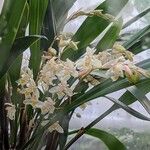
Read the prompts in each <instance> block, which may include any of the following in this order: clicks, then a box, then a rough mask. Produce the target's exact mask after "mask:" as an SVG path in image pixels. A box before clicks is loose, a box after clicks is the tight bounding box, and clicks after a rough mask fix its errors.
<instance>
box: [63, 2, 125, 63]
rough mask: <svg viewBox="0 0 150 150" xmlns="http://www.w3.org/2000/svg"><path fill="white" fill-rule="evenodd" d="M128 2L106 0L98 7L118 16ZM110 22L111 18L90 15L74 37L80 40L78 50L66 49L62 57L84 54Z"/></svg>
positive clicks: (70, 57)
mask: <svg viewBox="0 0 150 150" xmlns="http://www.w3.org/2000/svg"><path fill="white" fill-rule="evenodd" d="M127 2H128V0H122V1H120V0H115V1H112V0H106V1H104V2H103V3H102V4H100V5H99V6H98V7H97V8H96V9H100V10H103V13H108V14H111V15H113V16H117V15H118V13H119V12H120V11H121V10H122V8H123V7H124V6H125V5H126V3H127ZM110 23H111V20H107V19H104V18H102V17H98V16H93V17H88V18H87V19H86V20H85V21H84V22H83V24H82V25H81V26H80V28H79V29H78V31H77V32H76V33H75V35H74V37H73V39H72V40H74V41H76V42H77V41H79V42H80V43H79V44H78V50H76V51H74V50H72V49H65V50H64V52H63V53H62V56H61V58H62V59H63V60H65V59H66V58H69V59H71V60H77V59H78V58H79V57H80V56H81V55H82V54H84V52H85V47H87V46H88V45H89V44H90V43H91V42H92V41H93V40H94V39H95V38H96V37H98V36H99V35H100V33H102V32H103V31H104V30H105V29H106V27H107V26H108V25H109V24H110Z"/></svg>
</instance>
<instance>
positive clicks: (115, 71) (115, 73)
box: [106, 63, 124, 81]
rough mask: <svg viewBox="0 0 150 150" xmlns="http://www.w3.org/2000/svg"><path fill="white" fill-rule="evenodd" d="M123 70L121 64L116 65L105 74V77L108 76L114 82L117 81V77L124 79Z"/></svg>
mask: <svg viewBox="0 0 150 150" xmlns="http://www.w3.org/2000/svg"><path fill="white" fill-rule="evenodd" d="M123 70H124V66H123V64H122V63H117V64H115V65H114V66H112V67H111V68H110V69H109V70H108V71H107V72H106V75H107V76H110V77H111V79H112V80H113V81H116V80H118V78H119V77H124V72H123Z"/></svg>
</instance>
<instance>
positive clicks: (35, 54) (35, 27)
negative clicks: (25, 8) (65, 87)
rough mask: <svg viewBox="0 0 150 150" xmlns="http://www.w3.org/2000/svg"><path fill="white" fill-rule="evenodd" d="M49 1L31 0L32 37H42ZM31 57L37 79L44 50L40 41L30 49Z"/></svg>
mask: <svg viewBox="0 0 150 150" xmlns="http://www.w3.org/2000/svg"><path fill="white" fill-rule="evenodd" d="M47 5H48V0H42V1H41V0H30V1H29V8H30V10H31V11H30V15H29V34H30V35H41V29H42V25H43V20H44V17H45V12H46V9H47ZM30 50H31V57H30V62H29V66H30V68H31V69H32V70H33V75H34V78H36V76H37V74H38V71H39V67H40V64H41V57H42V49H41V48H40V41H37V42H36V43H34V45H32V46H31V47H30Z"/></svg>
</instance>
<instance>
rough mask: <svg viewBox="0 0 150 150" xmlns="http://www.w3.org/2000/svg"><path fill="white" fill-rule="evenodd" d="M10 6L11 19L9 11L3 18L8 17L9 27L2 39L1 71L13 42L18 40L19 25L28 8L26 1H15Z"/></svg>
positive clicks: (0, 48)
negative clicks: (26, 7)
mask: <svg viewBox="0 0 150 150" xmlns="http://www.w3.org/2000/svg"><path fill="white" fill-rule="evenodd" d="M7 2H8V3H9V1H6V3H7ZM6 3H5V4H6ZM12 4H15V5H12ZM10 6H11V13H10V14H9V15H10V16H9V17H6V14H7V13H8V11H6V14H5V13H4V12H5V11H3V17H4V18H5V17H6V24H7V25H6V29H5V30H6V31H5V33H4V35H3V37H2V42H1V44H0V70H1V69H2V67H3V65H4V63H5V60H6V59H7V57H8V55H9V53H10V50H11V47H12V45H13V42H14V40H15V38H16V35H17V32H18V29H19V25H20V22H21V19H22V16H23V12H24V9H25V6H26V0H22V1H18V0H13V1H12V3H11V5H10ZM7 15H8V14H7ZM14 16H15V17H14Z"/></svg>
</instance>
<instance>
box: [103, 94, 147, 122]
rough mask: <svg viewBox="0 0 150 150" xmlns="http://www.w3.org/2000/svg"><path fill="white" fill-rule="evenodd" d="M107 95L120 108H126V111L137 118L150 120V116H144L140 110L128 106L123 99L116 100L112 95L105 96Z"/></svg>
mask: <svg viewBox="0 0 150 150" xmlns="http://www.w3.org/2000/svg"><path fill="white" fill-rule="evenodd" d="M105 97H106V98H107V99H109V100H110V101H112V102H113V103H115V104H116V105H117V106H118V107H119V108H122V109H124V110H125V111H126V112H128V113H129V114H131V115H132V116H134V117H137V118H139V119H142V120H146V121H150V118H148V117H146V116H144V115H143V114H141V113H139V112H138V111H136V110H134V109H132V108H130V107H128V106H127V105H125V104H124V103H122V102H121V101H118V100H116V99H114V98H112V97H109V96H105Z"/></svg>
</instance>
